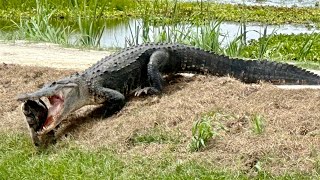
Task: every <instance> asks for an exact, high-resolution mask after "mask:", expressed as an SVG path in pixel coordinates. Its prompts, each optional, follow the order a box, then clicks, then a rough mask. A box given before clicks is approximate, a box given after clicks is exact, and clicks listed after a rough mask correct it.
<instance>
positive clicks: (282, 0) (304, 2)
mask: <svg viewBox="0 0 320 180" xmlns="http://www.w3.org/2000/svg"><path fill="white" fill-rule="evenodd" d="M182 1H183V0H182ZM184 1H189V2H201V0H184ZM205 1H207V2H216V3H224V4H245V5H262V6H282V7H315V5H316V3H317V2H318V3H319V2H320V1H319V0H203V2H205Z"/></svg>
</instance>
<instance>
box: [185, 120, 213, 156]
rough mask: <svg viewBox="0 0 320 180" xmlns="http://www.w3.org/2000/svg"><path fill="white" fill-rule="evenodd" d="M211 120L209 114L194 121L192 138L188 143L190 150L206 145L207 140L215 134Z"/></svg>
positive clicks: (196, 149)
mask: <svg viewBox="0 0 320 180" xmlns="http://www.w3.org/2000/svg"><path fill="white" fill-rule="evenodd" d="M211 120H212V118H211V117H210V116H203V117H201V118H200V119H198V120H197V121H195V122H194V124H193V126H192V139H191V142H190V144H189V148H190V150H191V151H192V152H194V151H199V150H200V149H202V148H204V147H206V144H207V143H208V141H209V140H210V139H212V138H213V137H214V136H216V135H217V133H216V132H215V131H214V130H213V128H212V125H211Z"/></svg>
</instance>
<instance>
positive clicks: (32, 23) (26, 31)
mask: <svg viewBox="0 0 320 180" xmlns="http://www.w3.org/2000/svg"><path fill="white" fill-rule="evenodd" d="M36 2H37V9H36V10H37V15H36V16H34V17H31V19H30V20H29V19H22V18H21V19H20V23H17V22H13V23H14V24H15V25H16V27H17V28H18V31H19V32H20V33H19V34H21V35H22V36H23V38H27V39H30V40H36V41H45V42H53V43H58V44H68V43H69V42H68V41H69V37H70V34H71V33H72V30H71V28H70V27H68V26H67V27H63V26H58V27H56V26H54V25H53V24H52V23H51V22H50V21H51V18H52V15H53V14H54V12H55V11H51V12H48V10H47V8H48V7H47V6H46V5H45V3H43V2H41V1H40V0H37V1H36Z"/></svg>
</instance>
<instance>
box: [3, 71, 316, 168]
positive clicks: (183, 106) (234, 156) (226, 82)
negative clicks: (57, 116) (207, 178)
mask: <svg viewBox="0 0 320 180" xmlns="http://www.w3.org/2000/svg"><path fill="white" fill-rule="evenodd" d="M70 72H71V71H69V72H68V71H61V70H59V71H58V70H53V69H49V68H36V67H21V66H16V65H0V73H1V78H0V98H1V100H0V101H1V102H2V103H3V104H2V106H1V107H0V115H1V117H2V119H1V121H0V129H1V130H3V131H25V132H26V129H27V128H26V127H25V124H24V122H23V117H22V115H21V113H20V109H19V104H18V103H17V102H15V100H14V99H13V97H14V96H15V95H16V94H18V93H21V92H28V91H32V90H34V89H36V88H37V87H38V86H39V85H41V84H42V83H44V82H47V81H49V80H53V79H57V78H59V77H61V76H64V75H66V74H69V73H70ZM178 81H179V82H177V83H173V84H172V85H169V86H167V87H166V89H165V92H164V93H163V94H162V95H159V96H149V97H142V98H134V99H132V100H131V101H129V102H128V103H127V105H126V106H125V108H124V109H123V110H121V112H119V113H118V114H116V115H114V116H112V117H110V118H107V119H104V120H101V118H91V117H86V116H85V114H87V113H88V111H89V110H91V109H92V107H89V108H86V109H84V110H83V112H82V113H77V114H76V115H74V116H73V117H72V118H71V121H70V122H79V123H77V124H76V125H68V123H66V124H65V127H66V128H65V129H66V130H64V131H62V132H63V133H66V134H67V135H68V137H67V138H62V139H61V141H62V142H68V141H75V142H76V143H77V144H78V145H79V146H83V147H86V148H96V147H101V146H106V147H111V148H113V149H115V150H116V151H117V152H118V153H119V154H121V155H123V156H126V157H128V158H130V157H133V156H135V155H137V154H140V155H144V156H150V157H155V158H156V157H161V156H162V155H163V153H167V152H169V153H172V154H174V156H176V158H177V159H198V160H203V161H209V162H211V163H212V164H214V165H215V166H216V167H220V168H227V169H236V170H244V171H252V170H253V169H254V165H256V163H257V162H260V163H261V166H262V170H266V171H268V172H272V173H275V174H279V173H283V172H291V171H302V172H315V171H316V170H317V169H316V168H317V162H318V160H319V149H320V129H319V127H320V121H319V117H320V112H319V107H320V102H319V99H320V92H319V91H318V90H307V89H305V90H280V89H277V88H275V87H274V86H272V85H269V84H258V85H257V84H253V85H250V84H242V83H240V82H239V81H236V80H234V79H231V78H227V77H225V78H217V77H205V76H197V77H193V78H181V79H178ZM210 112H220V113H221V114H224V115H226V116H225V117H221V118H219V119H218V120H219V121H220V124H222V125H223V126H224V127H225V128H226V130H222V131H219V136H218V137H217V138H215V139H214V140H212V141H211V142H210V144H209V146H208V147H207V148H206V149H205V150H203V151H202V152H196V153H190V152H188V149H187V145H188V143H189V142H190V139H191V127H192V123H193V121H194V120H195V118H196V117H198V116H199V115H201V114H203V113H210ZM254 114H259V115H261V116H263V117H264V120H265V122H264V125H265V129H264V132H263V133H262V134H259V135H258V134H256V133H254V132H253V131H252V127H251V122H250V117H252V116H253V115H254ZM155 127H157V128H161V129H163V131H164V132H167V134H168V135H176V134H179V135H178V136H177V138H178V142H179V143H170V142H169V143H151V144H139V145H132V144H130V139H132V137H133V136H134V134H136V133H137V132H141V133H143V132H147V131H150V130H152V129H154V128H155ZM26 133H27V132H26Z"/></svg>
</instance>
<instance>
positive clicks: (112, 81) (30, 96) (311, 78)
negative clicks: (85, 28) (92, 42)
mask: <svg viewBox="0 0 320 180" xmlns="http://www.w3.org/2000/svg"><path fill="white" fill-rule="evenodd" d="M181 72H191V73H199V74H211V75H215V76H231V77H234V78H236V79H238V80H241V81H242V82H244V83H257V82H260V81H265V82H270V83H272V84H294V85H297V84H307V85H318V84H320V76H318V75H316V74H314V73H312V72H309V71H306V70H304V69H302V68H299V67H296V66H294V65H290V64H286V63H278V62H274V61H268V60H244V59H236V58H230V57H227V56H224V55H219V54H217V53H214V52H211V51H205V50H202V49H200V48H196V47H193V46H188V45H183V44H170V43H152V44H141V45H137V46H133V47H128V48H125V49H123V50H121V51H119V52H117V53H114V54H112V55H110V56H107V57H105V58H103V59H101V60H100V61H98V62H97V63H96V64H94V65H92V66H91V67H90V68H88V69H86V70H85V71H83V72H82V73H75V74H72V75H70V76H69V77H66V78H63V79H60V80H57V81H54V82H51V83H49V84H46V85H44V86H43V87H42V88H41V89H39V90H38V91H35V92H33V93H25V94H21V95H19V96H18V97H17V100H19V101H22V102H25V101H27V100H30V101H35V100H39V99H40V98H47V100H48V101H49V103H47V105H46V106H48V110H47V117H46V118H45V120H44V123H43V124H42V128H41V130H38V131H37V135H39V136H41V135H44V134H46V133H48V132H50V131H51V130H53V129H54V128H55V127H56V126H57V125H59V124H60V123H61V121H62V120H64V119H66V118H67V117H68V115H70V114H71V113H72V112H74V111H76V110H77V109H79V108H81V107H83V106H85V105H91V104H103V105H104V107H105V108H106V109H105V110H106V112H107V111H110V112H116V111H117V110H120V109H121V108H122V107H123V106H124V105H125V102H126V100H127V99H128V98H129V97H130V96H134V95H135V96H140V95H142V94H157V93H160V92H161V91H162V89H163V86H164V79H163V75H165V74H175V73H181ZM29 106H30V105H28V106H27V107H29ZM38 106H41V105H39V103H38ZM34 107H36V106H35V105H34V106H31V108H34ZM43 111H44V109H43ZM40 114H41V113H40ZM35 116H36V117H38V116H37V115H35Z"/></svg>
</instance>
